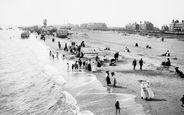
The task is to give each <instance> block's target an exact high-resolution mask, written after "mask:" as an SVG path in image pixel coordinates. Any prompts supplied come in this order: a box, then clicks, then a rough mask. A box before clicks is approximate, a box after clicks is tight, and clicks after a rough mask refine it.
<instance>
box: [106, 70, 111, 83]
mask: <svg viewBox="0 0 184 115" xmlns="http://www.w3.org/2000/svg"><path fill="white" fill-rule="evenodd" d="M106 74H107V76H106V82H107V85H110V84H111V80H110V77H109V71H106Z"/></svg>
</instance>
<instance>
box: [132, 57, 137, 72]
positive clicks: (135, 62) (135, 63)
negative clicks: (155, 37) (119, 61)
mask: <svg viewBox="0 0 184 115" xmlns="http://www.w3.org/2000/svg"><path fill="white" fill-rule="evenodd" d="M132 65H133V69H134V70H135V67H136V65H137V61H136V59H134V60H133V62H132Z"/></svg>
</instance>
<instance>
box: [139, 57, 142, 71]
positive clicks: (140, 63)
mask: <svg viewBox="0 0 184 115" xmlns="http://www.w3.org/2000/svg"><path fill="white" fill-rule="evenodd" d="M139 65H140V70H142V66H143V60H142V58H141V59H140V60H139Z"/></svg>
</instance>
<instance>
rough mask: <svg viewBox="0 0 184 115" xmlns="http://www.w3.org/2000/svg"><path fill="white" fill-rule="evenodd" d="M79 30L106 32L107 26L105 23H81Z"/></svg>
mask: <svg viewBox="0 0 184 115" xmlns="http://www.w3.org/2000/svg"><path fill="white" fill-rule="evenodd" d="M80 28H81V29H90V30H106V29H107V25H106V24H105V23H83V24H81V25H80Z"/></svg>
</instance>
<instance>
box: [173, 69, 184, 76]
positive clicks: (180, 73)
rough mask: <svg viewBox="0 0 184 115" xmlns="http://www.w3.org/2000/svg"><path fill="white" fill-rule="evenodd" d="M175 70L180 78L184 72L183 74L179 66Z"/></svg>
mask: <svg viewBox="0 0 184 115" xmlns="http://www.w3.org/2000/svg"><path fill="white" fill-rule="evenodd" d="M175 71H176V73H177V74H178V75H179V76H180V77H181V78H184V74H183V72H182V71H180V70H179V67H176V68H175Z"/></svg>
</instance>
